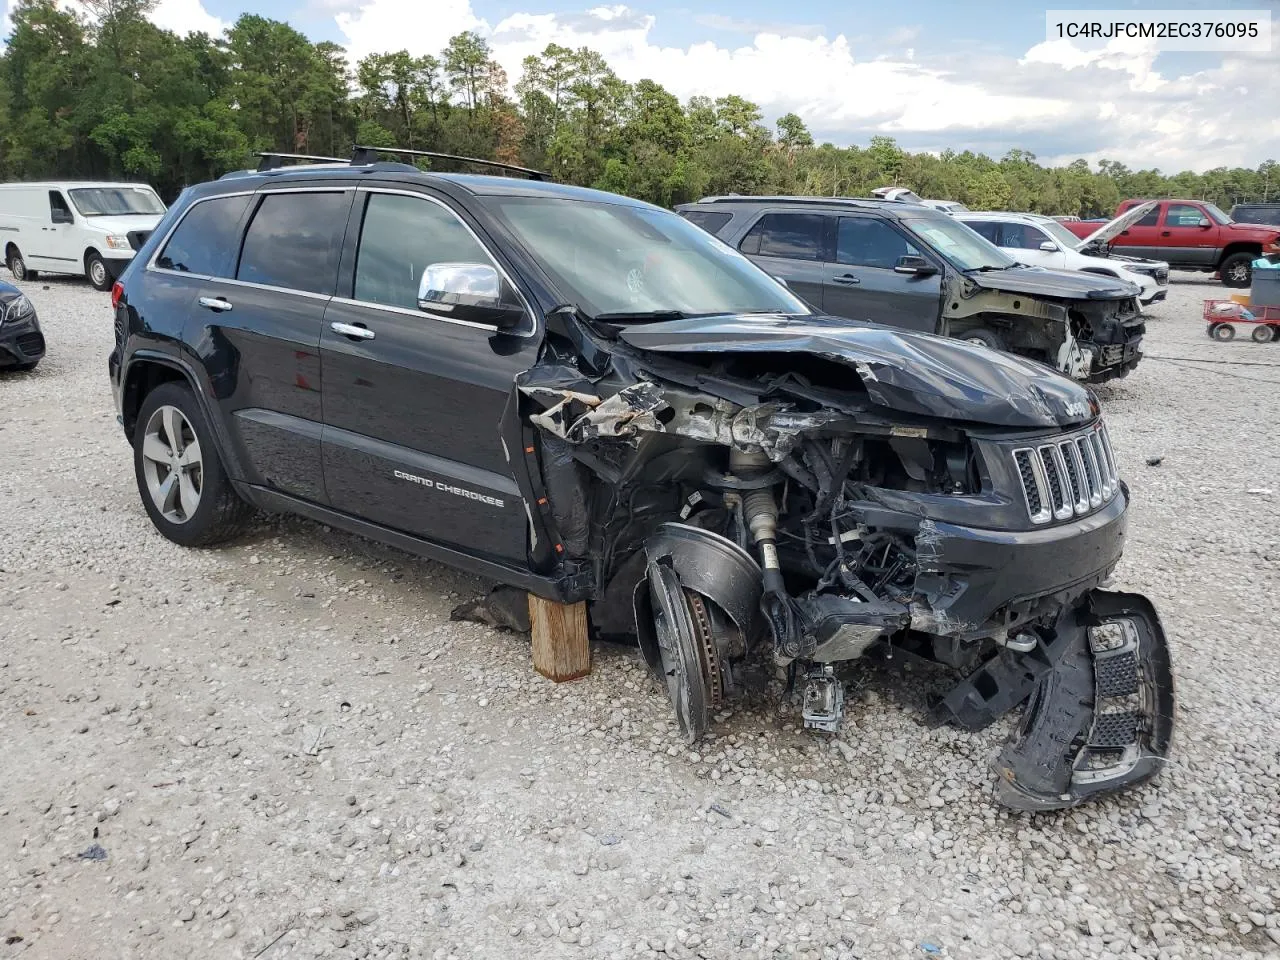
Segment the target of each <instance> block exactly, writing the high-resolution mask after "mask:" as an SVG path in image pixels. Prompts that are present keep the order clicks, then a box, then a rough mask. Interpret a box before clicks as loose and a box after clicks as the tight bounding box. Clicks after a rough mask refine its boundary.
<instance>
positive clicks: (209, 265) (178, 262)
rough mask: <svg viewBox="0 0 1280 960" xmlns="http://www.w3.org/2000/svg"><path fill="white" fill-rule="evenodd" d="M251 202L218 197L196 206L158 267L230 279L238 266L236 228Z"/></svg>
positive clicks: (188, 214)
mask: <svg viewBox="0 0 1280 960" xmlns="http://www.w3.org/2000/svg"><path fill="white" fill-rule="evenodd" d="M249 200H250V198H249V197H248V196H243V197H217V198H215V199H213V200H204V201H202V202H200V203H197V204H196V205H195V206H193V207H192V208H191V209H190V210H189V211H187V215H186V216H185V217H183V218H182V222H181V223H179V224H178V229H177V230H175V231H174V232H173V235H172V236H170V237H169V242H168V243H166V244H165V245H164V249H163V250H161V251H160V256H158V257H156V266H157V267H162V268H163V269H165V270H180V271H181V272H183V273H198V274H202V275H204V276H208V277H229V276H231V271H232V268H233V267H234V265H235V262H236V240H237V239H238V237H237V234H236V228H237V227H239V225H240V218H241V217H242V216H243V215H244V208H245V207H247V206H248V205H249Z"/></svg>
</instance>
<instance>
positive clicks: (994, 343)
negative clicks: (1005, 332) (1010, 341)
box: [959, 329, 1004, 350]
mask: <svg viewBox="0 0 1280 960" xmlns="http://www.w3.org/2000/svg"><path fill="white" fill-rule="evenodd" d="M959 339H961V340H963V341H964V342H965V343H972V344H976V345H977V346H979V347H987V348H988V349H991V350H1003V349H1004V340H1003V339H1001V337H1000V334H998V333H996V332H995V331H994V330H982V329H978V330H970V331H968V332H967V333H962V334H960V337H959Z"/></svg>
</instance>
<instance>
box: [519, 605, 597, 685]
mask: <svg viewBox="0 0 1280 960" xmlns="http://www.w3.org/2000/svg"><path fill="white" fill-rule="evenodd" d="M529 627H530V633H531V634H532V636H533V669H535V670H537V671H538V673H540V674H542V675H543V676H544V677H546V678H547V679H548V680H554V681H555V682H556V683H563V682H564V681H566V680H577V679H579V678H580V677H585V676H586V675H587V674H589V673H590V672H591V637H590V634H589V632H588V630H587V605H586V603H585V602H581V603H556V602H555V601H554V600H544V599H542V597H535V596H534V595H533V594H532V593H531V594H529Z"/></svg>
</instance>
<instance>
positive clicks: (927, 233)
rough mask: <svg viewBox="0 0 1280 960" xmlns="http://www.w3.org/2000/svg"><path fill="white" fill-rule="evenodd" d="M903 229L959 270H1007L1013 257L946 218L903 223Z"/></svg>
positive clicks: (904, 221) (959, 223)
mask: <svg viewBox="0 0 1280 960" xmlns="http://www.w3.org/2000/svg"><path fill="white" fill-rule="evenodd" d="M902 223H903V226H905V227H906V228H907V229H908V230H910V231H911V232H912V233H914V234H915V235H916V236H917V237H919V238H920V239H922V240H924V241H925V243H927V244H928V245H929V246H931V247H933V249H934V250H936V251H938V253H940V254H942V255H943V256H944V257H946V258H947V259H948V260H950V261H951V262H952V263H953V264H955V265H956V266H957V267H958V268H960V269H961V270H984V269H985V270H1007V269H1009V268H1010V267H1012V266H1013V265H1014V261H1013V258H1012V257H1010V256H1008V255H1007V254H1005V253H1004V251H1002V250H1001V249H1000V248H999V247H997V246H996V245H995V244H994V243H992V242H991V241H990V240H988V239H987V238H986V237H984V236H982V235H981V234H979V233H977V232H975V231H973V230H971V229H969V228H968V227H967V226H965V225H964V224H963V223H961V222H960V221H959V220H952V219H951V218H950V217H945V218H944V217H930V218H929V219H928V220H903V221H902Z"/></svg>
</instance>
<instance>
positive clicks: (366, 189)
mask: <svg viewBox="0 0 1280 960" xmlns="http://www.w3.org/2000/svg"><path fill="white" fill-rule="evenodd" d="M361 193H383V194H388V195H390V196H397V197H413V198H415V199H418V200H425V201H426V202H427V203H434V204H435V205H436V206H438V207H440V208H441V209H443V210H444V211H445V212H446V213H448V214H449V215H450V216H452V217H453V218H454V219H455V220H457V221H458V223H460V224H462V228H463V229H464V230H466V231H467V233H468V234H469V235H470V237H471V239H472V240H474V241H475V242H476V246H478V247H479V248H480V249H481V250H483V251H484V254H485V256H486V257H488V258H489V260H490V262H492V264H493V266H494V268H495V269H496V270H497V271H498V273H500V274H501V275H502V278H503V279H504V280H506V281H507V284H508V285H509V286H510V287H511V289H512V290H514V291H515V294H516V296H517V297H519V298H520V305H521V306H522V307H524V313H525V316H526V317H527V318H528V319H529V329H527V330H502V329H500V328H499V327H496V326H494V325H493V324H491V323H475V322H473V321H471V320H458V319H455V318H453V317H443V316H441V315H439V314H437V313H430V312H428V311H426V310H411V309H410V308H408V307H398V306H396V305H395V304H390V303H374V302H373V301H370V300H357V299H355V298H354V297H334V298H333V299H334V302H336V303H341V304H345V305H347V306H355V307H368V308H369V309H372V310H385V311H388V312H390V313H399V314H403V315H404V316H409V317H419V318H424V319H427V320H438V321H439V322H441V323H452V324H454V325H455V326H459V327H471V328H473V329H476V330H486V331H488V332H489V333H505V334H507V335H509V336H513V337H521V338H524V339H528V338H530V337H536V336H537V335H538V318H537V316H536V315H535V314H534V312H533V308H532V307H531V306H530V305H529V301H528V300H526V299H525V296H524V293H523V292H521V290H520V287H519V286H518V285H517V284H516V282H515V281H514V280H513V279H512V278H511V274H509V273H507V270H506V268H505V267H503V265H502V261H501V260H499V259H498V258H497V257H495V256H494V255H493V251H492V250H490V249H489V247H488V245H487V244H485V242H484V241H483V240H481V239H480V237H479V236H478V235H477V234H476V232H475V231H474V230H472V229H471V224H469V223H467V221H466V220H464V219H462V217H460V216H458V212H457V211H456V210H454V209H453V207H451V206H449V205H448V204H447V203H445V202H444V201H443V200H441V199H440V198H439V197H433V196H431V195H430V194H427V193H421V192H419V191H417V190H399V189H396V188H395V187H384V186H380V185H378V184H363V183H362V184H360V185H359V186H358V187H356V194H357V196H358V195H359V194H361ZM360 230H361V232H362V233H363V232H364V219H363V211H362V213H361V220H360ZM359 264H360V238H359V237H356V263H355V265H354V266H353V268H352V292H353V293H354V292H355V289H354V286H355V273H354V270H355V268H356V267H358V266H359Z"/></svg>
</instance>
